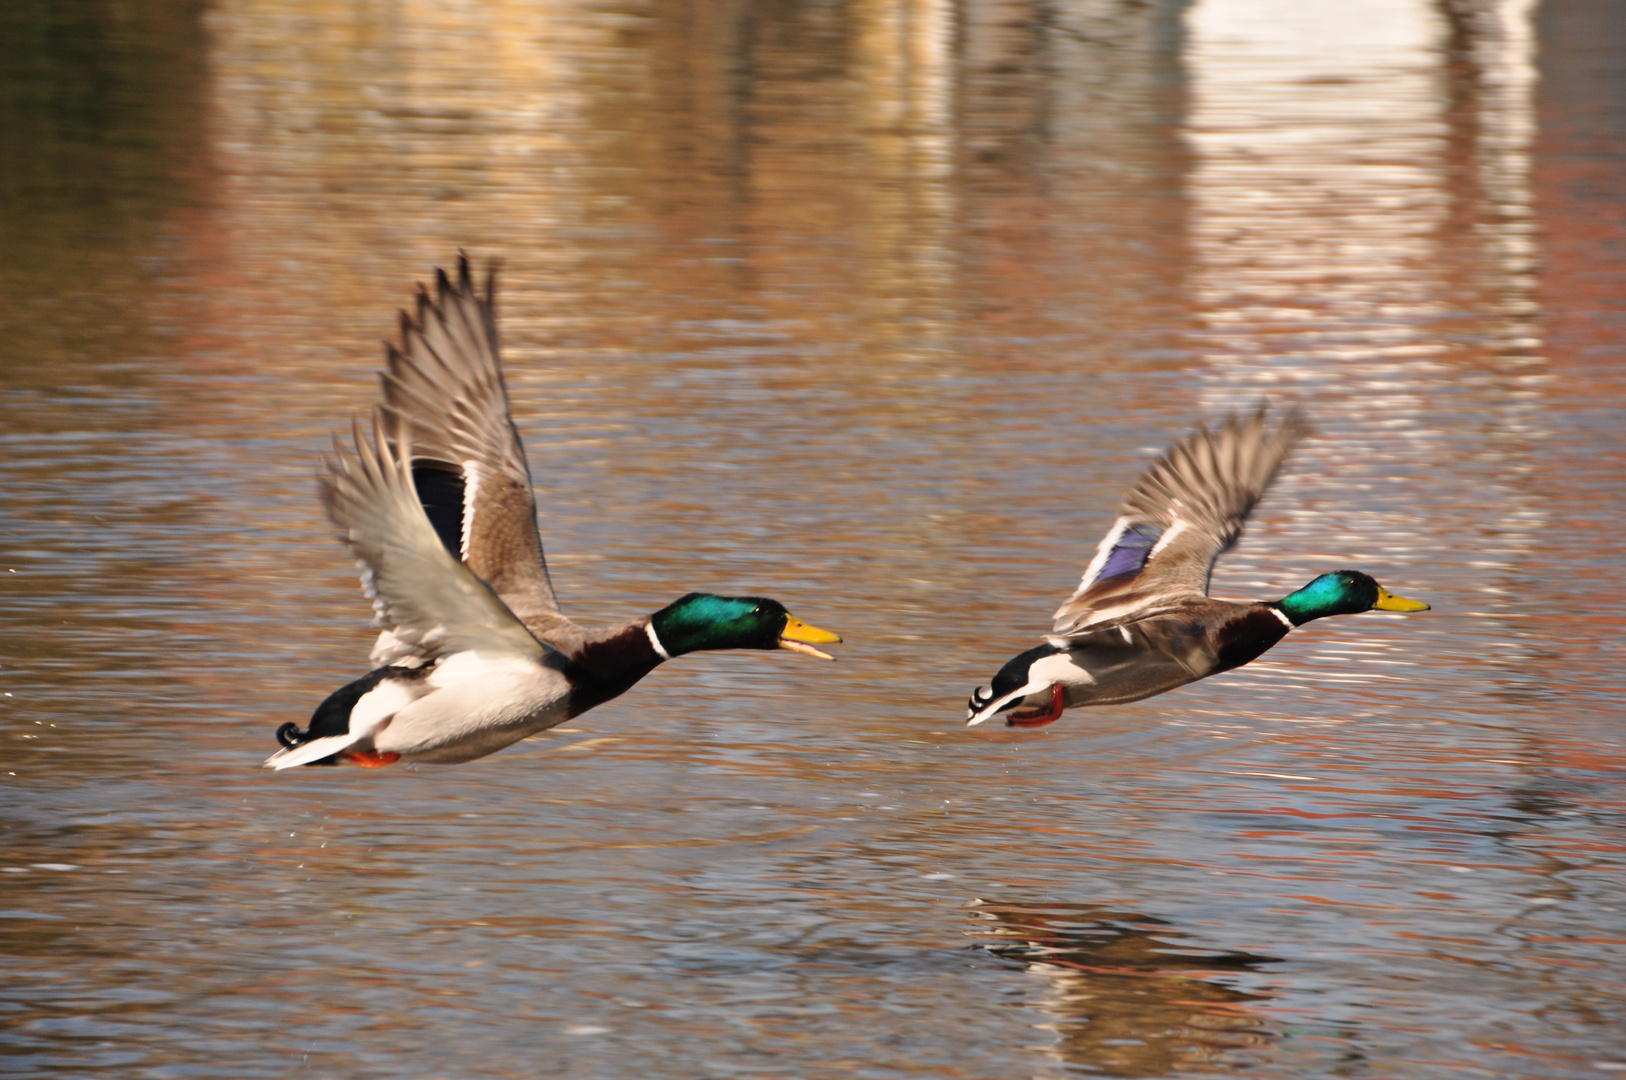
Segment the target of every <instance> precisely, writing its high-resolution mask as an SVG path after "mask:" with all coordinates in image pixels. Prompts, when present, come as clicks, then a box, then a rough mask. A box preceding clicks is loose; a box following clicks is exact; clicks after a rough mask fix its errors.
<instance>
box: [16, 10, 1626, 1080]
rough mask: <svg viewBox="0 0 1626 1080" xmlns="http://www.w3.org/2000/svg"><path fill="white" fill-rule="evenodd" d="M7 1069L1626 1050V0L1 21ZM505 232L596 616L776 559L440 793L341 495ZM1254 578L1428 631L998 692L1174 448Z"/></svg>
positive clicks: (758, 1073)
mask: <svg viewBox="0 0 1626 1080" xmlns="http://www.w3.org/2000/svg"><path fill="white" fill-rule="evenodd" d="M0 41H3V42H4V47H3V48H0V117H3V120H0V161H3V163H4V165H3V167H0V283H3V290H4V293H3V295H4V299H3V300H0V467H3V472H0V475H3V476H4V478H5V484H4V489H3V490H4V493H3V495H0V499H3V504H0V693H3V696H0V972H3V977H0V1072H3V1073H5V1074H6V1075H8V1076H20V1077H70V1076H71V1077H84V1076H92V1075H111V1076H118V1077H128V1078H149V1077H150V1078H158V1077H166V1078H167V1077H222V1078H226V1077H230V1078H253V1077H286V1076H293V1075H307V1074H309V1075H321V1076H343V1077H361V1078H365V1077H379V1078H384V1077H391V1078H396V1077H457V1078H463V1077H537V1076H569V1077H606V1078H618V1077H637V1076H652V1077H660V1078H663V1080H664V1078H672V1080H678V1078H691V1077H694V1078H701V1077H704V1078H711V1077H719V1078H720V1077H770V1076H783V1077H796V1078H815V1077H837V1076H841V1077H849V1076H850V1077H880V1078H886V1077H911V1076H919V1077H975V1078H996V1077H997V1078H1004V1077H1030V1076H1031V1077H1044V1078H1054V1077H1063V1076H1073V1075H1086V1074H1087V1075H1110V1076H1125V1077H1155V1076H1165V1075H1175V1074H1178V1075H1182V1076H1198V1075H1227V1076H1231V1075H1238V1074H1241V1075H1248V1076H1257V1077H1283V1078H1296V1077H1305V1076H1322V1075H1326V1076H1365V1075H1373V1076H1383V1077H1427V1078H1438V1077H1456V1076H1463V1077H1479V1076H1487V1075H1495V1076H1531V1077H1595V1076H1602V1075H1607V1074H1610V1073H1612V1072H1623V1071H1626V1050H1623V1049H1622V1046H1623V1043H1622V1038H1621V1033H1622V1031H1623V1030H1626V1028H1623V1025H1626V982H1623V980H1622V977H1621V974H1620V973H1621V972H1622V971H1626V911H1623V910H1622V908H1623V905H1626V900H1623V899H1622V898H1623V895H1626V892H1623V886H1626V836H1623V828H1622V826H1623V823H1626V813H1623V811H1626V766H1623V755H1622V750H1623V745H1626V730H1623V720H1626V708H1623V706H1626V695H1623V692H1622V690H1621V684H1620V672H1621V670H1622V661H1623V659H1626V658H1623V656H1622V646H1621V640H1622V634H1621V631H1622V629H1623V621H1626V620H1623V617H1622V614H1623V612H1622V602H1621V591H1620V588H1619V575H1620V569H1621V567H1622V565H1623V564H1626V559H1623V555H1626V551H1623V548H1626V541H1623V539H1622V537H1623V535H1626V499H1623V495H1626V441H1623V437H1622V430H1623V427H1626V408H1623V405H1622V402H1623V392H1626V363H1623V357H1626V200H1623V199H1622V193H1623V192H1626V6H1623V5H1621V4H1620V3H1618V2H1616V0H1540V2H1539V3H1538V2H1537V0H1368V2H1366V3H1363V4H1358V5H1357V4H1349V3H1344V2H1339V0H1191V2H1180V0H1167V2H1165V0H986V2H984V0H961V2H959V3H949V2H941V0H760V2H757V3H749V2H745V0H495V2H488V3H472V2H464V0H434V2H421V0H353V2H348V3H338V2H332V0H215V2H212V3H205V2H198V0H142V2H140V3H131V2H125V0H8V2H7V3H6V4H4V5H0ZM459 250H464V251H467V252H468V253H469V255H470V256H471V257H472V258H473V259H474V260H475V261H476V263H477V264H479V265H484V264H486V263H487V262H488V261H496V262H499V263H500V265H501V273H502V276H501V285H500V300H499V307H500V319H501V326H502V332H503V335H504V347H505V350H506V361H507V364H508V378H509V385H510V392H511V396H512V398H513V404H514V410H515V419H516V422H517V424H518V426H519V429H520V431H521V432H522V434H523V436H524V438H525V441H526V445H527V449H528V451H529V454H530V459H531V465H532V472H533V476H534V478H535V481H536V486H537V497H538V506H539V510H540V518H541V524H542V530H543V537H544V542H545V545H546V547H547V551H548V558H549V562H550V565H551V567H552V571H553V576H554V581H555V583H556V586H557V587H558V589H559V591H560V594H561V599H562V601H563V603H564V605H565V607H566V610H567V611H568V612H569V613H570V614H572V615H574V616H575V617H577V618H579V619H583V620H585V621H604V622H607V621H611V620H616V619H623V618H631V617H635V616H638V615H641V614H644V613H647V612H649V611H652V610H654V609H655V608H658V607H660V606H662V605H663V604H665V603H667V602H669V601H670V600H672V599H674V598H676V597H677V596H678V595H680V594H682V593H684V592H686V591H689V590H691V589H704V590H709V591H717V592H724V593H731V592H732V593H740V592H748V593H754V594H764V595H769V596H773V597H776V598H777V599H779V600H781V601H783V602H784V603H785V604H786V605H787V606H788V607H789V608H790V609H791V610H792V611H793V612H795V613H796V614H797V615H798V616H800V617H801V618H803V619H806V620H807V621H810V622H812V623H815V624H817V625H819V626H824V627H829V628H831V629H834V630H837V631H839V632H841V633H842V634H843V635H844V636H845V637H846V644H845V645H843V646H841V647H840V649H839V651H840V654H841V656H840V660H839V662H838V663H836V664H833V665H830V664H818V663H816V662H814V661H810V660H806V659H804V658H800V657H796V656H793V655H791V654H789V653H783V654H775V655H758V654H748V653H737V654H700V655H694V656H688V657H684V658H682V659H681V660H680V661H678V662H676V663H673V664H671V665H668V666H666V667H664V668H662V669H661V670H659V671H657V672H656V673H655V674H653V675H652V676H651V677H649V678H648V679H646V680H645V681H644V682H643V683H642V684H641V685H639V686H638V687H636V688H635V689H634V690H633V691H631V692H630V693H628V694H627V695H626V696H625V697H623V698H621V699H619V700H617V701H615V702H612V703H610V704H609V705H606V706H603V707H601V708H599V709H597V710H594V711H593V712H591V713H588V714H586V715H585V716H583V717H581V718H579V719H578V720H577V721H575V722H573V723H572V724H570V725H569V726H568V727H567V728H565V729H561V730H558V731H554V732H550V733H547V734H545V735H543V736H540V737H538V738H536V739H534V740H531V741H528V742H526V743H523V744H521V745H519V746H516V747H514V748H512V749H509V750H507V751H504V752H502V753H500V754H498V755H495V756H493V757H490V758H487V759H484V760H481V761H478V762H475V763H471V764H467V765H462V766H455V767H439V768H436V767H424V768H421V769H417V768H405V767H399V768H393V769H386V770H381V771H366V770H354V769H346V770H306V771H302V772H300V773H299V774H298V775H287V774H279V775H275V776H272V775H268V774H265V773H262V772H261V771H260V770H258V764H259V762H260V761H261V760H262V759H263V758H264V757H265V756H266V755H267V754H269V753H270V752H271V751H272V750H274V749H275V748H276V744H275V742H274V740H273V738H272V731H273V730H274V728H275V727H276V726H277V725H278V724H280V723H282V722H284V721H287V720H295V721H301V722H303V721H304V719H305V718H307V717H308V716H309V714H310V711H311V709H312V708H313V707H314V706H315V704H316V703H317V702H318V701H320V700H321V698H322V697H323V696H324V695H325V694H327V693H328V692H329V691H331V690H332V689H334V688H336V687H337V686H339V685H341V684H343V683H344V682H346V681H348V680H350V679H352V678H355V677H356V676H358V675H360V674H361V673H362V672H363V671H364V670H365V667H366V655H367V650H368V647H369V645H370V642H371V637H372V632H371V630H370V629H369V627H368V621H367V620H368V618H369V616H370V611H369V608H368V605H367V603H366V602H365V601H364V599H363V598H362V597H361V595H360V593H359V591H358V588H357V583H356V579H355V572H354V569H353V567H352V565H351V563H350V560H349V558H348V557H347V556H346V555H345V553H344V552H343V550H342V548H341V547H340V545H339V544H337V543H336V542H335V539H334V536H333V529H332V527H331V526H330V525H329V524H328V523H327V522H326V520H325V518H324V517H323V515H322V513H321V510H320V508H319V506H318V504H317V501H316V499H315V497H314V496H315V484H314V475H315V470H316V459H317V455H318V453H319V452H320V451H321V450H322V449H323V447H324V446H325V445H326V444H327V438H328V434H329V433H330V432H332V431H336V430H340V429H342V428H344V427H345V426H346V425H347V424H348V421H349V418H350V417H351V416H352V415H354V414H356V413H358V412H361V411H364V410H366V409H367V408H369V407H370V405H371V403H372V401H373V400H374V398H375V396H376V382H375V380H374V377H373V374H372V373H373V371H374V370H375V369H376V368H377V366H378V364H379V362H380V360H381V348H380V346H379V344H378V342H379V340H380V339H382V338H385V337H389V336H391V335H392V334H393V333H394V329H395V315H394V312H395V310H396V309H397V308H399V307H402V306H405V305H407V304H409V303H410V302H411V298H412V289H413V284H414V282H417V281H429V280H431V275H432V272H433V268H434V267H435V266H437V265H441V266H447V265H451V264H452V263H453V262H454V260H455V258H456V255H457V252H458V251H459ZM1261 400H1263V401H1269V402H1273V403H1276V404H1277V405H1278V407H1282V406H1285V405H1287V404H1289V403H1292V402H1296V403H1298V404H1299V405H1300V406H1301V407H1302V408H1304V409H1305V410H1306V412H1307V413H1308V414H1309V415H1310V416H1311V417H1312V420H1313V422H1314V424H1315V427H1316V431H1317V436H1316V438H1315V439H1313V440H1312V441H1311V442H1309V443H1307V444H1306V445H1305V446H1304V447H1303V448H1302V449H1301V450H1300V452H1299V453H1298V454H1297V455H1296V456H1295V458H1294V459H1293V461H1292V462H1291V463H1290V465H1289V468H1288V470H1287V473H1286V475H1285V476H1284V477H1283V479H1282V480H1281V481H1280V482H1279V483H1278V484H1277V486H1276V487H1275V488H1274V489H1273V490H1272V492H1271V494H1270V495H1269V497H1268V498H1267V499H1266V501H1265V502H1264V503H1263V504H1262V505H1261V507H1260V509H1259V511H1258V512H1257V513H1256V515H1255V518H1254V521H1253V523H1252V525H1251V526H1250V529H1249V532H1248V534H1247V536H1246V537H1245V539H1244V540H1243V542H1242V544H1241V546H1240V547H1239V548H1238V549H1237V550H1236V551H1234V552H1233V553H1232V554H1231V555H1229V556H1227V558H1226V559H1225V560H1224V561H1223V562H1222V563H1221V565H1220V567H1219V570H1218V572H1217V574H1216V578H1215V592H1216V594H1218V595H1222V596H1232V597H1251V596H1257V597H1278V596H1281V595H1282V594H1284V593H1286V592H1288V591H1290V590H1291V589H1293V588H1296V587H1297V586H1298V585H1300V584H1302V583H1303V582H1304V581H1306V580H1308V579H1309V578H1310V577H1311V576H1313V575H1314V574H1316V573H1320V572H1322V571H1325V570H1330V569H1335V568H1338V567H1341V566H1352V567H1357V568H1360V569H1364V570H1366V571H1368V572H1370V573H1372V574H1374V575H1375V576H1376V577H1377V578H1378V579H1379V580H1380V581H1382V582H1383V583H1384V584H1385V585H1386V586H1388V587H1390V588H1392V589H1394V590H1395V591H1397V592H1399V593H1402V594H1404V595H1407V596H1412V597H1416V598H1418V599H1422V600H1426V601H1428V602H1430V603H1432V604H1433V605H1434V610H1433V611H1431V612H1429V613H1427V614H1425V615H1419V616H1413V617H1409V618H1407V617H1397V616H1388V615H1381V614H1370V615H1364V616H1360V617H1356V618H1347V619H1339V620H1329V621H1327V622H1323V623H1316V624H1314V625H1312V626H1311V627H1308V628H1306V629H1305V630H1303V631H1301V632H1300V633H1297V634H1294V635H1293V636H1292V638H1291V639H1290V640H1289V641H1287V642H1285V643H1284V644H1283V645H1281V646H1279V647H1278V648H1277V649H1276V650H1275V651H1273V652H1271V653H1270V654H1268V655H1267V656H1266V657H1265V658H1264V659H1263V660H1261V661H1260V662H1258V663H1256V664H1253V665H1251V666H1249V667H1247V668H1245V669H1243V670H1242V671H1239V672H1235V673H1232V674H1229V675H1226V676H1223V677H1220V678H1216V679H1212V680H1208V681H1206V682H1203V683H1200V684H1198V685H1196V686H1193V687H1189V688H1186V689H1183V690H1180V691H1177V692H1175V693H1173V694H1169V695H1165V696H1162V697H1157V698H1153V699H1150V700H1148V701H1144V702H1139V703H1135V704H1132V705H1128V706H1122V707H1117V708H1111V709H1098V710H1078V711H1074V712H1070V713H1068V714H1067V715H1066V716H1065V717H1064V718H1063V720H1062V721H1061V722H1059V723H1057V724H1055V725H1053V726H1052V727H1049V728H1046V729H1042V730H1038V731H1007V730H1003V729H996V728H994V726H993V725H988V726H987V727H986V728H977V729H972V730H967V729H965V728H963V727H962V726H961V718H962V717H963V715H964V705H963V702H964V701H965V698H966V696H967V694H968V693H969V691H970V690H971V688H972V687H973V686H974V685H977V684H979V683H984V682H986V681H987V680H988V679H989V677H990V676H991V675H992V674H993V672H994V671H995V670H997V668H998V667H999V665H1000V664H1002V663H1003V662H1004V661H1005V660H1006V659H1007V658H1008V657H1010V656H1011V655H1013V654H1014V653H1017V652H1019V651H1022V650H1024V649H1026V648H1028V647H1030V646H1031V645H1033V644H1036V643H1037V641H1038V636H1039V635H1040V634H1041V633H1042V632H1043V631H1044V630H1046V629H1047V628H1048V617H1049V613H1050V612H1051V611H1052V610H1053V609H1054V607H1055V606H1056V604H1058V603H1059V602H1060V601H1061V600H1062V599H1063V598H1065V597H1066V596H1067V595H1068V593H1069V592H1070V591H1071V589H1072V588H1073V586H1074V584H1075V583H1076V582H1077V579H1078V575H1079V573H1080V572H1081V571H1082V568H1083V566H1084V565H1085V563H1086V562H1087V561H1088V559H1089V557H1090V554H1091V553H1092V552H1093V549H1094V546H1095V544H1096V542H1097V541H1098V540H1099V538H1100V537H1101V536H1102V534H1103V533H1104V532H1105V531H1106V529H1107V528H1108V526H1109V525H1110V523H1111V521H1112V518H1113V516H1114V510H1115V508H1116V506H1117V502H1118V500H1119V498H1120V497H1121V496H1122V494H1123V492H1124V490H1125V488H1126V487H1127V485H1128V484H1129V483H1131V482H1132V480H1133V479H1134V477H1135V476H1136V474H1137V473H1138V471H1139V470H1140V469H1141V468H1143V467H1144V466H1145V465H1146V464H1147V463H1148V462H1149V460H1150V459H1151V457H1152V456H1153V455H1155V454H1156V453H1157V452H1159V451H1160V450H1161V449H1162V448H1164V447H1165V446H1167V445H1168V444H1169V443H1170V442H1171V441H1172V440H1174V439H1175V438H1178V437H1179V436H1181V435H1183V434H1185V433H1186V432H1187V431H1189V430H1190V429H1191V427H1192V426H1193V425H1194V424H1195V423H1196V422H1198V421H1199V420H1207V421H1210V422H1212V421H1215V420H1218V419H1221V418H1223V416H1224V415H1225V414H1226V413H1227V412H1228V411H1229V410H1232V409H1237V408H1249V407H1251V406H1252V405H1253V404H1254V403H1256V402H1258V401H1261Z"/></svg>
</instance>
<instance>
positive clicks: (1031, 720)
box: [1005, 683, 1067, 727]
mask: <svg viewBox="0 0 1626 1080" xmlns="http://www.w3.org/2000/svg"><path fill="white" fill-rule="evenodd" d="M1065 708H1067V691H1066V689H1065V688H1063V686H1062V685H1061V683H1051V684H1050V708H1048V709H1016V710H1014V711H1012V712H1009V713H1006V714H1005V726H1006V727H1044V726H1045V725H1046V724H1054V723H1055V722H1056V721H1057V720H1060V719H1061V713H1062V710H1063V709H1065Z"/></svg>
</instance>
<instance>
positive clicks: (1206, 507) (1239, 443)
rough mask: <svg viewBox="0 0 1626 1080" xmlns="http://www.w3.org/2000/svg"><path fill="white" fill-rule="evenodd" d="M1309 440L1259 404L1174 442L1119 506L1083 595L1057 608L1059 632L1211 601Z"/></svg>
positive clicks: (1069, 633) (1297, 426)
mask: <svg viewBox="0 0 1626 1080" xmlns="http://www.w3.org/2000/svg"><path fill="white" fill-rule="evenodd" d="M1308 433H1309V429H1308V428H1307V427H1306V426H1305V424H1304V422H1303V421H1302V420H1301V419H1300V417H1299V416H1298V414H1297V413H1289V414H1288V415H1287V417H1286V418H1285V419H1284V420H1283V421H1282V422H1281V423H1280V424H1279V425H1277V426H1276V427H1275V428H1271V427H1269V426H1268V425H1267V424H1266V419H1265V409H1264V408H1263V407H1261V408H1260V409H1259V410H1258V411H1257V412H1255V413H1254V414H1253V415H1252V416H1251V417H1249V418H1248V419H1246V420H1243V419H1240V418H1238V417H1237V416H1235V415H1233V416H1231V417H1230V418H1228V419H1227V420H1226V421H1225V424H1224V426H1222V427H1221V428H1220V429H1219V430H1218V431H1215V432H1211V431H1209V430H1208V429H1207V428H1206V427H1199V428H1198V429H1197V431H1196V433H1195V434H1193V435H1192V436H1190V437H1189V438H1187V439H1184V440H1182V441H1181V442H1178V443H1176V444H1175V445H1174V446H1173V447H1172V448H1171V449H1170V450H1169V452H1168V453H1166V454H1164V455H1163V456H1162V457H1161V458H1159V459H1158V461H1157V463H1156V464H1154V465H1153V466H1152V467H1151V468H1150V469H1147V470H1146V472H1145V473H1144V474H1142V475H1141V478H1140V479H1139V480H1138V481H1137V482H1136V483H1135V486H1134V488H1133V489H1132V490H1131V491H1130V492H1129V495H1128V497H1127V498H1125V499H1124V502H1123V505H1122V506H1121V507H1119V508H1118V520H1117V521H1115V522H1113V524H1112V528H1111V530H1110V531H1108V533H1107V535H1106V538H1105V539H1104V540H1102V541H1101V546H1100V547H1098V548H1097V549H1096V552H1095V558H1094V559H1092V560H1091V561H1090V565H1089V568H1088V569H1086V570H1085V571H1084V578H1083V580H1082V581H1080V582H1079V585H1078V589H1077V591H1075V592H1074V593H1073V595H1072V597H1071V598H1070V599H1068V601H1067V602H1066V603H1065V604H1063V605H1062V606H1061V607H1060V608H1058V609H1057V611H1056V616H1055V618H1056V623H1055V633H1057V634H1060V635H1063V636H1066V637H1073V636H1075V635H1078V634H1084V633H1089V632H1090V631H1091V630H1093V629H1096V628H1098V627H1100V626H1101V625H1102V624H1104V623H1108V622H1111V621H1113V620H1116V619H1122V618H1124V617H1125V616H1128V615H1132V614H1138V613H1144V612H1149V611H1152V610H1155V609H1157V608H1159V607H1162V606H1164V605H1165V604H1168V603H1171V602H1174V601H1177V600H1181V599H1186V598H1190V597H1192V596H1206V595H1208V579H1209V575H1210V574H1211V573H1212V571H1213V569H1214V560H1216V559H1218V558H1219V557H1220V555H1222V554H1224V553H1225V551H1227V550H1228V549H1229V548H1230V547H1231V545H1232V544H1234V543H1236V541H1237V538H1238V537H1239V536H1241V535H1242V524H1243V522H1245V521H1246V520H1247V518H1248V514H1249V513H1250V512H1251V511H1252V510H1253V508H1254V505H1255V504H1256V503H1257V502H1258V501H1259V499H1260V497H1261V496H1263V495H1264V493H1265V489H1266V488H1268V487H1269V486H1270V482H1271V480H1273V479H1274V478H1275V476H1276V473H1277V471H1278V470H1279V469H1280V468H1281V467H1282V462H1284V461H1286V460H1287V455H1288V454H1290V453H1291V452H1292V450H1293V447H1295V446H1297V445H1298V443H1299V441H1300V440H1301V439H1303V438H1304V437H1305V436H1306V435H1307V434H1308Z"/></svg>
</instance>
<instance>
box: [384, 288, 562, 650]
mask: <svg viewBox="0 0 1626 1080" xmlns="http://www.w3.org/2000/svg"><path fill="white" fill-rule="evenodd" d="M386 362H387V368H386V370H385V371H384V372H382V373H381V375H380V378H381V380H382V382H383V389H384V411H385V413H386V415H388V416H389V417H390V419H391V421H392V423H393V422H404V423H405V424H406V425H407V429H408V433H409V437H410V439H411V444H412V473H413V479H414V483H415V487H416V489H417V492H418V495H419V497H420V501H421V503H422V505H423V508H424V512H425V513H426V514H427V515H428V516H429V518H430V520H431V522H432V523H433V524H434V526H435V531H436V532H437V533H438V534H439V536H440V537H441V539H442V541H443V542H444V543H445V545H446V547H447V548H448V550H450V551H451V552H452V553H453V554H455V555H456V556H457V557H458V558H459V559H461V560H462V561H463V562H464V563H465V564H466V565H467V566H468V568H469V569H470V570H472V571H474V573H475V575H476V576H478V577H479V578H480V579H481V580H483V581H485V582H486V583H488V584H489V585H490V586H491V587H492V588H493V589H495V590H496V592H497V595H498V596H500V597H502V599H503V601H504V603H506V604H507V605H508V606H509V608H511V609H512V610H513V612H514V613H515V614H516V615H518V616H519V617H520V618H522V619H535V618H537V617H542V618H543V619H544V621H545V620H546V617H547V616H549V615H557V614H558V611H559V604H558V600H557V599H556V598H555V596H554V592H553V582H552V581H551V580H550V578H549V577H548V567H547V563H546V561H545V560H544V558H543V554H542V537H541V535H540V534H539V533H538V531H537V526H536V502H535V498H534V497H533V495H532V492H531V474H530V469H529V468H528V466H527V465H526V461H525V449H524V447H523V446H522V445H521V443H520V438H519V432H518V430H517V429H516V428H515V427H514V423H513V420H512V418H511V417H510V415H509V406H508V388H507V386H506V385H505V383H504V381H503V373H502V360H501V356H500V354H499V350H498V340H497V313H496V271H495V269H493V270H491V271H489V272H488V273H487V276H486V283H485V295H484V296H483V297H482V296H480V295H479V293H478V292H477V291H476V289H475V286H474V282H473V280H472V278H471V276H470V273H469V261H468V258H467V257H466V256H460V257H459V259H458V268H457V283H456V284H455V285H454V284H453V283H452V281H451V280H450V279H449V278H448V277H447V276H446V272H445V271H444V270H437V271H436V286H435V295H434V296H433V297H431V296H430V294H429V292H428V291H427V290H425V289H422V288H420V289H419V291H418V304H417V312H416V317H413V316H410V315H408V314H407V313H406V312H402V313H401V344H400V345H399V346H396V345H394V344H388V345H386Z"/></svg>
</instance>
